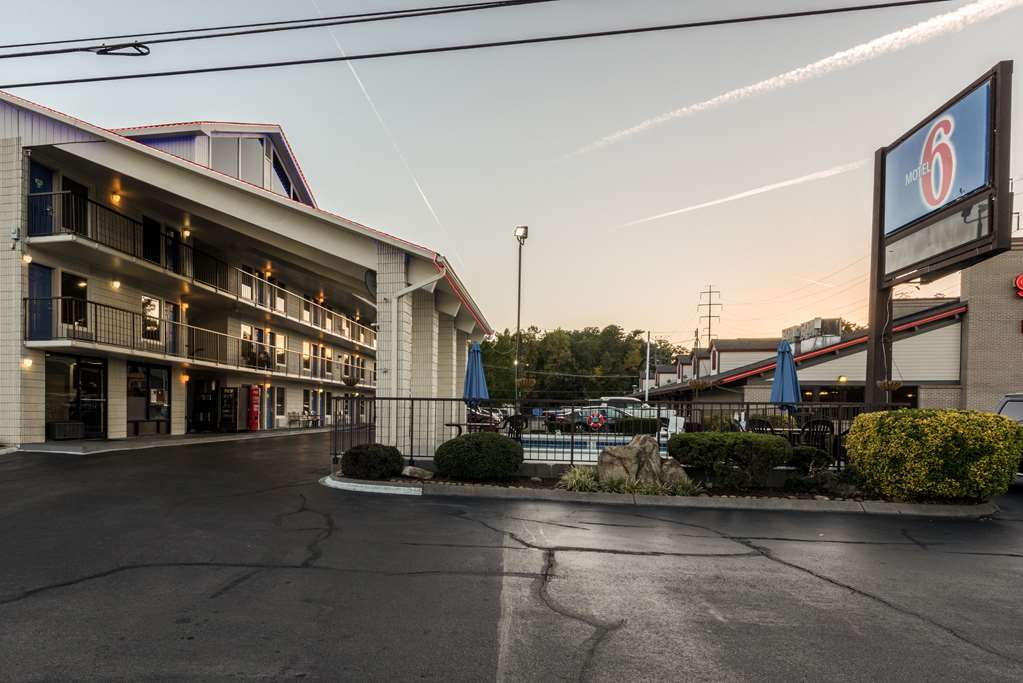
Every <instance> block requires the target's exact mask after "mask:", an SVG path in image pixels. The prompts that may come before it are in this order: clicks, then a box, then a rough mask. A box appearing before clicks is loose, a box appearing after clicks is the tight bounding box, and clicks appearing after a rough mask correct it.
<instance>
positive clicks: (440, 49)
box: [0, 0, 950, 90]
mask: <svg viewBox="0 0 1023 683" xmlns="http://www.w3.org/2000/svg"><path fill="white" fill-rule="evenodd" d="M939 2H950V0H903V1H902V2H883V3H873V4H869V5H852V6H847V7H831V8H824V9H815V10H803V11H797V12H781V13H777V14H761V15H752V16H745V17H734V18H730V19H706V20H703V21H690V22H683V23H676V24H658V25H654V26H638V27H633V28H623V29H610V30H604V31H587V32H584V33H566V34H558V35H550V36H536V37H531V38H516V39H510V40H495V41H487V42H481V43H460V44H455V45H440V46H436V47H424V48H414V49H409V50H388V51H383V52H366V53H362V54H354V55H347V56H336V57H312V58H307V59H292V60H286V61H279V62H262V63H249V64H232V65H225V66H210V67H200V68H193V69H173V70H169V71H152V72H148V73H136V74H120V75H111V76H89V77H84V78H62V79H56V80H49V81H33V82H24V83H7V84H3V85H0V88H3V89H7V90H11V89H14V88H28V87H38V86H45V85H70V84H75V83H98V82H102V81H124V80H135V79H141V78H166V77H170V76H186V75H192V74H206V73H221V72H228V71H246V70H251V69H273V68H280V67H287V66H306V65H312V64H326V63H330V62H348V61H360V60H369V59H386V58H391V57H409V56H413V55H428V54H442V53H446V52H464V51H467V50H483V49H490V48H497V47H513V46H519V45H535V44H541V43H554V42H564V41H571V40H584V39H590V38H607V37H612V36H623V35H635V34H642V33H654V32H660V31H677V30H682V29H692V28H706V27H710V26H725V25H730V24H746V23H753V22H764V21H775V20H782V19H798V18H803V17H813V16H824V15H831V14H845V13H850V12H864V11H869V10H881V9H893V8H897V7H909V6H913V5H930V4H935V3H939ZM135 45H136V44H133V43H130V44H126V45H125V47H134V46H135ZM137 45H138V46H140V47H144V46H145V43H138V44H137Z"/></svg>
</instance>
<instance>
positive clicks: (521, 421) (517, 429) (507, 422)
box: [498, 415, 527, 441]
mask: <svg viewBox="0 0 1023 683" xmlns="http://www.w3.org/2000/svg"><path fill="white" fill-rule="evenodd" d="M526 419H527V418H526V416H525V415H509V416H508V417H506V418H504V420H502V421H501V425H500V427H499V428H498V430H499V431H507V433H508V436H510V437H511V438H513V439H515V440H516V441H522V432H523V431H525V429H526Z"/></svg>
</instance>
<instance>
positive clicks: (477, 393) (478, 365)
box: [462, 342, 490, 408]
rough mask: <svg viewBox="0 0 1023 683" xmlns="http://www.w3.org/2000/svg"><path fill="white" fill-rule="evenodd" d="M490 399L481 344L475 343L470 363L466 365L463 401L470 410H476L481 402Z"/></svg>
mask: <svg viewBox="0 0 1023 683" xmlns="http://www.w3.org/2000/svg"><path fill="white" fill-rule="evenodd" d="M489 398H490V392H488V391H487V376H486V375H485V374H484V373H483V354H482V353H481V352H480V343H479V342H473V343H472V348H470V349H469V361H468V362H467V363H466V364H465V388H464V389H463V390H462V400H463V401H465V404H466V405H467V406H469V407H470V408H475V407H476V406H478V405H479V404H480V401H486V400H487V399H489Z"/></svg>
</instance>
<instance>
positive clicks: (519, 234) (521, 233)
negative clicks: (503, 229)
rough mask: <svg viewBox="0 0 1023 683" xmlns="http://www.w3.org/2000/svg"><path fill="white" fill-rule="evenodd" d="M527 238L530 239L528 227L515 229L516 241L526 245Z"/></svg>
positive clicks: (522, 226)
mask: <svg viewBox="0 0 1023 683" xmlns="http://www.w3.org/2000/svg"><path fill="white" fill-rule="evenodd" d="M527 237H529V226H528V225H519V226H517V227H516V228H515V239H517V240H518V241H519V244H522V243H524V242H525V241H526V238H527Z"/></svg>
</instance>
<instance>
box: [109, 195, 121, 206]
mask: <svg viewBox="0 0 1023 683" xmlns="http://www.w3.org/2000/svg"><path fill="white" fill-rule="evenodd" d="M110 203H111V204H113V205H114V206H120V205H121V195H119V194H117V193H116V192H113V193H111V194H110Z"/></svg>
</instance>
